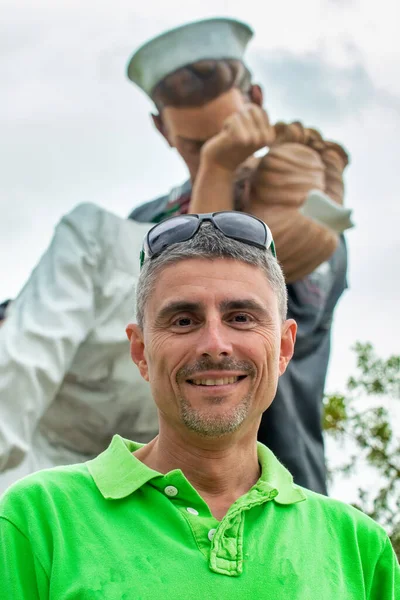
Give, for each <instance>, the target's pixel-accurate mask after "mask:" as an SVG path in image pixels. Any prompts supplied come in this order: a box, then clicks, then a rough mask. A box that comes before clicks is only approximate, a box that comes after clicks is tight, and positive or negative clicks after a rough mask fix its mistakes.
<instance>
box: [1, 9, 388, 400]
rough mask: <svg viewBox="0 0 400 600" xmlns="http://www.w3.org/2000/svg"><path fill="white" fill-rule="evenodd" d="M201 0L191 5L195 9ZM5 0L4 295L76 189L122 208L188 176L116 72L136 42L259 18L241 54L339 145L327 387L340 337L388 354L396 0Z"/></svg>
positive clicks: (276, 115) (276, 113)
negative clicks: (338, 270) (347, 227)
mask: <svg viewBox="0 0 400 600" xmlns="http://www.w3.org/2000/svg"><path fill="white" fill-rule="evenodd" d="M195 6H196V7H197V8H196V9H195V8H194V7H195ZM198 6H199V4H197V3H190V2H188V1H187V0H185V1H180V0H169V2H164V1H163V2H161V1H159V0H157V1H155V0H152V1H149V2H137V1H136V2H132V0H130V1H128V0H113V2H104V1H101V0H96V1H94V0H85V1H84V2H82V1H81V0H79V1H78V0H57V2H54V0H35V2H32V0H19V2H15V1H14V0H13V1H11V0H2V9H1V13H2V18H1V22H0V81H1V94H0V165H1V166H0V171H1V176H0V202H1V217H0V252H1V257H2V265H3V273H2V277H1V278H0V299H4V298H6V297H9V296H11V297H12V296H14V295H15V294H16V293H18V291H19V289H20V288H21V286H22V285H23V283H24V282H25V280H26V279H27V277H28V276H29V273H30V271H31V269H32V268H33V267H34V265H35V263H36V262H37V260H38V259H39V257H40V255H41V253H42V252H43V251H44V249H45V248H46V246H47V245H48V243H49V241H50V238H51V235H52V231H53V228H54V226H55V224H56V222H57V221H58V220H59V218H60V217H61V216H62V215H63V214H64V213H65V212H68V211H69V210H70V209H72V208H73V207H74V206H75V205H76V204H78V203H81V202H94V203H97V204H100V205H101V206H103V207H105V208H108V209H109V210H112V211H113V212H115V213H117V214H119V215H121V216H125V215H127V214H128V213H129V212H130V210H131V209H132V208H133V207H134V206H135V205H137V204H139V203H141V202H143V201H146V200H150V199H152V198H154V197H156V196H157V195H162V194H164V193H166V192H167V191H168V190H169V189H170V188H171V187H172V186H174V185H176V184H177V183H180V182H181V181H183V180H184V179H185V178H186V171H185V168H184V166H183V164H182V163H181V161H180V159H179V157H178V156H177V155H175V154H174V152H173V151H171V150H170V149H168V148H167V146H166V144H165V143H164V141H163V140H162V139H161V137H160V136H159V135H158V134H157V133H156V132H155V131H154V130H153V128H152V125H151V121H150V118H149V117H148V115H149V112H150V110H151V108H152V107H151V104H150V102H149V101H148V100H147V98H146V97H145V96H144V95H143V94H142V92H140V91H139V90H138V89H136V88H135V87H134V86H133V85H132V84H131V83H130V82H128V80H127V78H126V76H125V68H126V63H127V60H128V58H129V56H130V55H131V53H132V51H133V50H134V49H135V48H136V47H137V46H138V45H139V44H140V43H142V42H143V41H145V40H146V39H148V38H149V37H151V36H153V35H156V34H158V33H160V32H161V31H163V30H164V29H166V28H169V27H173V26H175V25H178V24H181V23H183V22H185V21H188V20H193V19H198V18H205V17H213V16H230V17H235V18H239V19H242V20H245V21H247V22H248V23H249V24H250V25H251V26H252V27H253V28H254V29H255V31H256V35H255V38H254V40H253V42H252V43H251V45H250V48H249V52H248V55H247V58H248V63H249V65H250V67H251V69H252V71H253V73H254V76H255V79H256V80H257V81H258V82H260V83H261V84H262V85H263V88H264V92H265V106H266V108H267V110H268V112H269V114H270V118H271V119H272V120H273V121H276V120H278V119H283V120H295V119H300V120H302V121H303V122H304V123H305V124H306V125H308V126H315V127H317V128H318V129H320V130H321V131H322V133H323V134H324V136H325V137H330V138H331V139H335V140H337V141H339V142H340V143H342V144H343V145H344V146H345V147H346V148H347V149H348V150H349V152H350V154H351V165H350V167H349V168H348V171H347V174H346V190H347V191H346V204H347V206H349V207H351V208H352V209H353V210H354V213H353V216H354V221H355V223H356V227H355V228H354V229H353V230H351V231H350V232H349V233H348V235H347V241H348V246H349V256H350V269H349V284H350V288H349V290H348V291H347V292H346V294H345V296H344V297H343V299H342V301H341V303H340V305H339V307H338V310H337V313H336V320H335V325H334V335H333V348H332V361H331V369H330V373H329V380H328V388H329V389H330V390H336V389H341V388H342V387H343V383H344V381H345V378H346V377H347V375H348V374H349V373H350V371H351V370H352V367H353V365H354V361H353V358H352V354H351V352H350V347H351V346H352V345H353V343H354V342H355V341H356V340H361V341H366V340H369V341H371V342H373V343H374V345H375V346H376V348H377V350H378V351H379V352H380V353H381V354H382V355H384V356H387V355H388V354H390V353H394V352H397V353H398V352H399V342H398V338H399V333H400V326H399V318H398V305H399V289H400V285H399V274H400V243H399V230H400V202H399V190H400V183H399V165H398V163H399V157H400V76H399V73H400V64H399V62H400V61H399V58H398V57H399V56H400V44H399V40H398V7H397V2H396V1H395V0H381V1H380V2H379V4H377V3H376V1H374V2H373V1H372V0H320V1H317V0H305V1H303V2H301V3H298V2H296V3H295V2H293V0H280V2H278V3H275V2H274V3H270V2H261V1H260V0H247V1H246V2H238V1H237V0H230V2H229V12H227V10H226V6H228V4H227V3H226V2H225V1H222V0H212V1H211V0H202V3H201V6H202V8H201V9H199V8H198Z"/></svg>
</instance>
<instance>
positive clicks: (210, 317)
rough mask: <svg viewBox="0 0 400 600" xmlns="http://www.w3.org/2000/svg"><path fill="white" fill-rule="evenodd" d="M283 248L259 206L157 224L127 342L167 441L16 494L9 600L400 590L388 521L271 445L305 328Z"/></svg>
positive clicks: (132, 446)
mask: <svg viewBox="0 0 400 600" xmlns="http://www.w3.org/2000/svg"><path fill="white" fill-rule="evenodd" d="M274 253H275V250H274V244H273V241H272V237H271V234H270V232H269V230H268V228H267V227H266V226H265V224H264V223H263V222H262V221H259V220H258V219H256V218H255V217H252V216H250V215H247V214H245V213H235V212H220V213H215V214H213V215H182V216H179V217H173V218H172V219H169V220H167V221H164V222H163V223H161V224H159V225H156V226H155V227H154V228H153V229H152V230H150V231H149V233H148V234H147V236H146V239H145V243H144V246H143V250H142V253H141V261H142V263H143V268H142V271H141V275H140V277H139V281H138V287H137V324H131V325H128V327H127V334H128V337H129V340H130V350H131V356H132V359H133V361H134V363H136V365H137V366H138V368H139V371H140V374H141V376H142V377H143V378H144V379H145V380H146V381H148V382H149V383H150V386H151V390H152V394H153V398H154V401H155V404H156V407H157V411H158V418H159V435H158V436H157V437H155V438H154V439H153V440H152V441H151V442H149V443H148V444H147V445H142V444H138V443H136V442H133V441H129V440H125V439H123V438H121V437H119V436H115V437H114V439H113V440H112V442H111V445H110V447H109V448H108V449H107V450H106V451H104V452H103V453H102V454H100V455H99V456H98V457H97V458H95V459H93V460H91V461H89V462H86V463H84V464H79V465H73V466H67V467H58V468H55V469H51V470H47V471H41V472H38V473H35V474H33V475H30V476H28V477H26V478H25V479H23V480H21V481H19V482H17V483H16V484H14V485H13V486H12V487H11V488H10V489H9V490H8V491H7V492H6V494H5V495H4V496H3V498H2V500H1V501H0V581H1V582H2V598H5V599H6V600H11V599H12V600H16V599H18V600H25V599H26V600H28V599H29V600H39V599H40V600H42V599H44V598H46V599H49V600H51V599H56V600H59V599H61V598H63V599H64V598H65V599H68V598H71V599H72V598H80V599H82V600H84V599H86V598H88V599H89V598H107V600H120V599H121V598H126V599H132V600H134V599H135V600H136V599H139V598H141V599H143V600H147V599H150V598H154V597H162V598H163V599H165V600H168V599H173V600H176V599H177V598H190V599H191V600H204V599H206V598H207V599H208V598H218V599H228V598H229V600H234V599H236V598H237V599H240V600H243V599H247V598H248V599H251V600H253V599H255V598H257V599H260V600H263V599H265V600H276V599H277V598H288V599H289V598H290V599H296V600H321V599H323V600H337V599H338V598H340V599H341V600H395V598H396V597H397V598H398V595H396V594H398V592H399V591H400V589H399V569H398V565H397V561H396V558H395V555H394V552H393V549H392V547H391V544H390V541H389V539H388V537H387V535H386V534H385V532H384V531H383V530H382V529H381V527H380V526H378V525H377V524H376V523H374V522H373V521H372V520H371V519H369V518H368V517H367V516H365V515H363V514H362V513H360V512H358V511H357V510H356V509H354V508H353V507H350V506H346V505H345V504H342V503H340V502H338V501H335V500H331V499H329V498H327V497H325V496H322V495H319V494H317V493H315V492H312V491H309V490H306V489H305V488H301V487H299V486H297V485H295V484H294V483H293V478H292V476H291V475H290V473H289V472H288V471H287V470H286V469H285V468H284V467H283V466H282V465H281V464H280V462H279V461H278V460H277V459H276V457H275V456H274V454H273V453H272V452H271V451H270V450H269V449H268V448H267V447H266V446H264V445H263V444H261V443H257V430H258V427H259V424H260V420H261V417H262V414H263V413H264V412H265V411H266V410H268V408H269V406H270V405H271V403H272V401H273V398H274V396H275V393H276V389H277V385H278V380H279V377H280V376H281V375H282V374H283V373H284V371H285V369H286V367H287V365H288V363H289V361H290V359H291V356H292V354H293V347H294V341H295V336H296V323H295V321H294V320H293V319H286V304H287V292H286V287H285V282H284V277H283V274H282V271H281V268H280V266H279V264H278V262H277V261H276V258H275V256H274ZM284 426H285V424H284V423H282V427H284Z"/></svg>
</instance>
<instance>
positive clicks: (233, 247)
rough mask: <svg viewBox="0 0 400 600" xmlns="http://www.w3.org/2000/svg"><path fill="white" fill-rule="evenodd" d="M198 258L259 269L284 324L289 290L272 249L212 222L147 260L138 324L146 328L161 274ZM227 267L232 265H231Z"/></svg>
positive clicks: (140, 289) (139, 290) (139, 296)
mask: <svg viewBox="0 0 400 600" xmlns="http://www.w3.org/2000/svg"><path fill="white" fill-rule="evenodd" d="M196 258H202V259H204V258H205V259H208V260H215V259H220V258H223V259H227V260H236V261H239V262H244V263H246V264H249V265H253V266H256V267H259V268H260V269H261V270H262V271H263V272H264V274H265V276H266V278H267V280H268V281H269V283H270V285H271V287H272V290H273V292H274V293H275V295H276V299H277V304H278V310H279V315H280V318H281V320H282V322H283V321H284V320H285V319H286V313H287V290H286V285H285V278H284V275H283V272H282V269H281V267H280V265H279V263H278V261H277V260H276V258H275V257H274V256H273V254H272V252H271V251H270V250H267V251H265V250H262V249H260V248H257V247H255V246H250V245H249V244H245V243H243V242H239V241H237V240H233V239H230V238H227V237H225V236H224V235H223V234H222V233H221V232H220V231H218V230H217V229H215V228H214V227H213V226H212V225H211V224H209V223H203V224H202V225H201V227H200V229H199V231H198V232H197V234H196V235H195V236H194V237H193V238H192V239H190V240H188V241H186V242H181V243H178V244H172V245H171V246H169V247H168V248H166V250H164V252H163V253H162V254H160V256H157V257H155V258H150V259H147V260H145V262H144V265H143V268H142V270H141V272H140V276H139V280H138V284H137V289H136V321H137V323H138V325H139V327H140V328H141V329H143V325H144V319H145V307H146V304H147V302H148V300H149V298H150V296H151V294H152V292H153V289H154V286H155V283H156V281H157V278H158V276H159V274H160V273H161V271H162V270H163V269H164V268H165V267H167V266H169V265H171V264H174V263H177V262H180V261H182V260H191V259H196ZM226 268H227V269H229V268H230V265H229V263H227V265H226Z"/></svg>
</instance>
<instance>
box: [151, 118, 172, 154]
mask: <svg viewBox="0 0 400 600" xmlns="http://www.w3.org/2000/svg"><path fill="white" fill-rule="evenodd" d="M151 118H152V120H153V125H154V127H155V128H156V129H157V131H158V132H159V133H161V135H162V136H163V138H164V139H165V140H166V141H167V144H168V146H170V147H171V148H173V146H172V144H171V142H170V140H169V137H168V133H167V129H166V127H165V125H164V121H163V120H162V116H161V115H154V114H153V113H151Z"/></svg>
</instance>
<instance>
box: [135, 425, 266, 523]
mask: <svg viewBox="0 0 400 600" xmlns="http://www.w3.org/2000/svg"><path fill="white" fill-rule="evenodd" d="M134 455H135V456H136V458H138V459H139V460H141V461H142V462H143V463H144V464H145V465H147V466H148V467H150V468H151V469H154V470H155V471H158V472H159V473H163V474H165V473H168V472H169V471H172V470H174V469H181V471H182V472H183V474H184V475H185V477H186V478H187V479H188V481H190V483H191V484H192V485H193V487H194V488H195V489H196V490H197V492H198V493H199V494H200V496H201V497H202V498H203V499H204V500H205V502H206V503H207V504H208V506H209V508H210V510H211V512H212V513H213V515H214V516H215V517H216V518H218V519H220V518H222V517H223V516H224V515H225V513H226V512H227V510H228V508H229V507H230V506H231V504H233V503H234V502H235V501H236V500H237V499H238V498H239V497H240V496H242V495H243V494H245V493H246V492H248V490H249V489H250V488H251V487H252V486H253V485H254V484H255V483H256V482H257V480H258V479H259V477H260V466H259V463H258V457H257V443H256V436H255V435H251V436H250V435H249V436H248V438H240V439H237V440H232V441H229V440H223V441H221V440H216V441H214V442H211V443H210V442H209V441H208V440H204V439H202V438H198V437H197V438H194V439H193V440H189V439H184V438H181V437H180V436H179V435H177V432H168V431H165V430H164V429H162V428H161V429H160V434H159V436H157V437H156V438H155V439H154V440H153V441H152V442H150V443H149V444H147V445H146V446H144V447H143V448H140V449H139V450H137V451H136V452H134Z"/></svg>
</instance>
